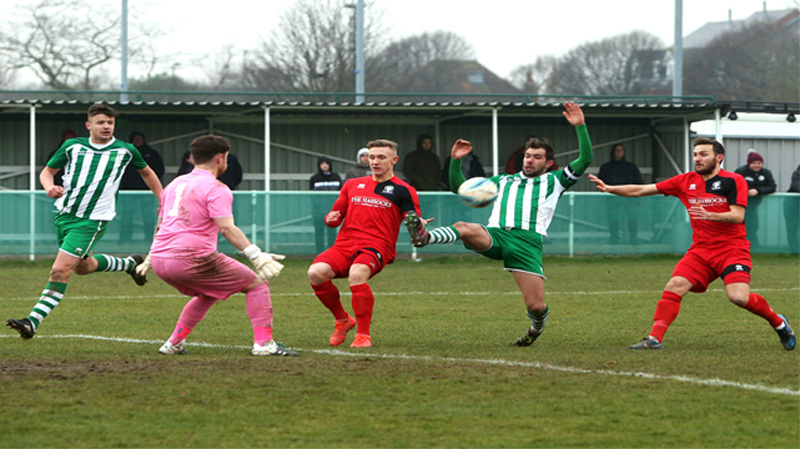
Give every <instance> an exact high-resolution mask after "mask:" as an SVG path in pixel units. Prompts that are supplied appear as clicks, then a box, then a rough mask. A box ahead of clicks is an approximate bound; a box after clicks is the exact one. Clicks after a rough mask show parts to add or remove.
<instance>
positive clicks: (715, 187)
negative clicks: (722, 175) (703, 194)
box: [711, 181, 722, 190]
mask: <svg viewBox="0 0 800 449" xmlns="http://www.w3.org/2000/svg"><path fill="white" fill-rule="evenodd" d="M721 188H722V181H714V182H712V183H711V190H719V189H721Z"/></svg>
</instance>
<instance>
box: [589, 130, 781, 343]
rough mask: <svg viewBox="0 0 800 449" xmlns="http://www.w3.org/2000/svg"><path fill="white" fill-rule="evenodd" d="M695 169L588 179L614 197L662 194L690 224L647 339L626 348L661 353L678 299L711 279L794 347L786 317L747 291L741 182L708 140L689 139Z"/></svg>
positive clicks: (721, 152)
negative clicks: (636, 178) (686, 244)
mask: <svg viewBox="0 0 800 449" xmlns="http://www.w3.org/2000/svg"><path fill="white" fill-rule="evenodd" d="M693 146H694V150H693V156H694V165H695V171H693V172H688V173H684V174H681V175H677V176H674V177H672V178H670V179H667V180H665V181H662V182H659V183H657V184H627V185H617V186H609V185H606V183H604V182H603V181H602V180H600V179H599V178H598V177H596V176H594V175H589V180H590V181H592V182H593V183H595V184H596V186H597V189H598V190H600V191H601V192H608V193H613V194H615V195H619V196H630V197H638V196H648V195H656V194H659V193H661V194H663V195H664V196H675V197H677V198H678V199H680V200H681V202H682V203H683V204H684V206H686V209H687V210H688V212H689V218H690V220H691V223H692V230H693V231H694V233H693V236H692V246H691V247H690V248H689V251H688V252H687V253H686V255H685V256H683V258H682V259H681V260H680V262H678V264H677V265H676V266H675V269H674V270H673V272H672V278H670V280H669V282H667V286H666V287H665V288H664V293H663V294H662V295H661V300H660V301H658V303H657V304H656V312H655V315H654V317H653V321H654V323H653V328H652V329H651V331H650V335H648V336H647V337H646V338H644V339H642V341H640V342H639V343H637V344H635V345H633V346H629V347H628V349H662V348H663V347H664V346H663V345H662V344H661V343H662V341H663V340H664V334H665V333H666V332H667V328H669V326H670V324H672V322H673V321H674V320H675V318H676V317H677V316H678V312H679V311H680V307H681V300H682V299H683V297H684V295H686V293H688V292H689V291H693V292H696V293H702V292H704V291H706V289H707V288H708V285H709V284H710V283H711V282H712V281H714V280H715V279H716V278H718V277H721V278H722V280H723V281H724V282H725V293H726V294H727V295H728V299H730V300H731V302H732V303H734V304H736V305H737V306H739V307H742V308H744V309H746V310H748V311H749V312H751V313H754V314H756V315H758V316H760V317H762V318H764V319H765V320H767V321H768V322H769V324H770V326H772V327H773V328H774V329H775V331H776V332H777V333H778V337H780V340H781V344H782V345H783V348H784V349H786V350H787V351H791V350H792V349H794V347H795V343H796V340H795V335H794V332H793V331H792V328H791V327H789V322H788V321H786V317H785V316H783V315H778V314H776V313H775V312H774V311H773V310H772V308H771V307H770V306H769V304H768V303H767V300H766V299H764V297H763V296H761V295H758V294H756V293H751V292H750V269H751V268H752V266H753V264H752V262H751V261H750V242H748V241H747V232H746V231H745V226H744V211H745V208H746V207H747V182H746V181H745V180H744V178H743V177H742V176H741V175H738V174H736V173H733V172H729V171H727V170H723V169H722V167H721V164H722V160H723V159H725V148H724V147H723V146H722V144H721V143H719V142H717V141H716V140H714V139H710V138H706V137H699V138H697V139H695V140H694V143H693Z"/></svg>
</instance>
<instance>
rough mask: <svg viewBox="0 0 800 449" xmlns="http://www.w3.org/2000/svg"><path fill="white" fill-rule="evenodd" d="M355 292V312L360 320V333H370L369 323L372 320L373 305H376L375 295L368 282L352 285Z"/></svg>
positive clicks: (351, 289)
mask: <svg viewBox="0 0 800 449" xmlns="http://www.w3.org/2000/svg"><path fill="white" fill-rule="evenodd" d="M350 291H351V292H353V312H355V314H356V321H357V322H358V333H359V334H366V335H369V324H370V322H371V321H372V307H373V306H374V305H375V295H373V294H372V289H371V288H369V285H367V284H358V285H351V286H350Z"/></svg>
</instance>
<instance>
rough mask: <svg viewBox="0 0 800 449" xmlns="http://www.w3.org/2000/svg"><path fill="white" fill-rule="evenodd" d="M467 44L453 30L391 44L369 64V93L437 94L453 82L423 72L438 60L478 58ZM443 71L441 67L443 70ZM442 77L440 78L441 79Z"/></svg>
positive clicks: (436, 72)
mask: <svg viewBox="0 0 800 449" xmlns="http://www.w3.org/2000/svg"><path fill="white" fill-rule="evenodd" d="M474 55H475V51H474V49H473V48H472V46H471V45H469V44H468V43H467V41H466V40H465V39H464V38H463V37H461V36H459V35H457V34H455V33H452V32H449V31H435V32H433V33H423V34H419V35H416V36H411V37H407V38H404V39H401V40H398V41H396V42H392V43H390V44H389V45H388V46H386V48H384V49H383V50H382V51H380V52H379V53H378V54H376V55H375V57H374V58H371V59H370V60H368V61H367V72H368V73H370V74H371V76H370V77H368V78H367V80H366V81H367V90H369V91H372V92H420V91H425V92H435V91H439V90H441V89H440V88H441V86H439V83H440V82H442V81H446V82H449V81H450V80H449V79H445V78H446V77H444V76H440V75H442V74H441V73H440V72H439V71H438V70H430V71H427V72H426V71H423V69H424V68H425V67H426V66H429V65H430V64H431V63H434V62H437V61H453V60H466V59H472V58H474ZM439 69H441V67H439ZM437 74H438V76H437Z"/></svg>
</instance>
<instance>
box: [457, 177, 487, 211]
mask: <svg viewBox="0 0 800 449" xmlns="http://www.w3.org/2000/svg"><path fill="white" fill-rule="evenodd" d="M458 198H459V199H460V200H461V202H462V203H464V204H466V205H467V206H469V207H474V208H481V207H486V206H488V205H489V204H492V201H494V199H495V198H497V184H495V183H494V182H492V181H491V180H490V179H487V178H481V177H475V178H469V179H467V180H466V181H464V183H463V184H461V185H460V186H459V187H458Z"/></svg>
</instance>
